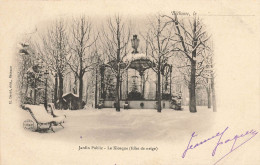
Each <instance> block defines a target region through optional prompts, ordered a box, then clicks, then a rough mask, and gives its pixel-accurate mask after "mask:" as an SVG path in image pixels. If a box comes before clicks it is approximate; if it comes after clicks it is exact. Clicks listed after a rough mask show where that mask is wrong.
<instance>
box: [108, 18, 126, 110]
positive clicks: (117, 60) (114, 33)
mask: <svg viewBox="0 0 260 165" xmlns="http://www.w3.org/2000/svg"><path fill="white" fill-rule="evenodd" d="M107 28H108V30H104V29H103V38H104V40H103V46H104V47H103V51H104V54H105V55H106V59H107V60H105V61H108V62H107V64H106V66H107V67H109V68H111V70H112V71H113V72H114V74H115V75H116V92H115V93H116V97H115V102H116V111H120V82H121V77H122V76H121V75H122V73H123V72H124V69H125V68H126V67H125V62H124V58H125V57H126V55H127V53H128V51H127V48H128V43H129V40H130V29H129V28H127V27H126V24H125V23H123V22H122V18H121V17H120V16H116V17H115V19H114V20H112V19H111V18H110V19H108V22H107ZM105 31H106V32H105Z"/></svg>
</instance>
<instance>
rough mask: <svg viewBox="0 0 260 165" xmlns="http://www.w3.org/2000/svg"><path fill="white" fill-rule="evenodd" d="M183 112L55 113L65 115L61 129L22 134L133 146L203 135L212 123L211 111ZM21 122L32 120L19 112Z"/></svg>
mask: <svg viewBox="0 0 260 165" xmlns="http://www.w3.org/2000/svg"><path fill="white" fill-rule="evenodd" d="M183 108H184V109H183V111H175V110H172V109H163V110H162V112H161V113H158V112H157V111H156V110H155V109H129V110H124V109H121V111H120V112H116V111H115V109H112V108H111V109H110V108H105V109H91V108H89V109H85V110H77V111H71V110H56V111H55V112H54V113H55V114H57V115H64V114H65V115H66V116H67V118H66V119H65V123H64V124H63V125H64V127H65V128H64V129H63V128H62V127H60V126H54V130H55V133H52V132H51V131H49V132H47V133H38V132H31V131H26V133H28V134H32V135H33V136H41V137H44V139H48V138H50V139H59V140H69V141H72V140H75V139H79V138H81V139H87V141H88V142H95V141H99V142H100V141H106V142H108V141H109V142H113V141H114V142H120V141H121V142H122V141H128V142H134V141H149V140H163V141H168V140H169V141H172V140H178V139H179V138H182V137H183V135H186V134H187V133H190V132H192V131H194V130H198V128H199V129H200V130H201V131H207V130H208V129H210V127H211V125H212V123H213V122H214V114H215V113H213V112H212V109H208V108H207V107H198V108H197V109H198V112H197V113H190V112H189V110H188V107H183ZM23 113H24V115H23V119H24V120H26V119H28V118H29V119H32V118H31V116H30V114H29V113H28V112H26V111H24V112H23Z"/></svg>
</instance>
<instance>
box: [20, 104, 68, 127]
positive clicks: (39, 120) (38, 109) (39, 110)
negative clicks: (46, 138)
mask: <svg viewBox="0 0 260 165" xmlns="http://www.w3.org/2000/svg"><path fill="white" fill-rule="evenodd" d="M23 109H25V110H28V112H29V113H30V114H31V116H32V118H33V119H34V120H35V122H36V124H37V129H36V131H42V130H46V129H47V130H51V131H53V132H54V130H53V127H52V126H58V125H60V126H62V127H63V125H62V123H63V122H64V119H65V116H57V117H53V116H52V115H50V114H48V113H47V111H46V110H45V108H44V106H37V105H26V106H24V108H23ZM43 125H48V128H42V127H41V126H43ZM63 128H64V127H63Z"/></svg>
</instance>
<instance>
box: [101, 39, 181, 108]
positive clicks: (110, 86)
mask: <svg viewBox="0 0 260 165" xmlns="http://www.w3.org/2000/svg"><path fill="white" fill-rule="evenodd" d="M131 42H132V47H133V49H134V50H133V51H132V52H131V53H129V54H128V55H126V56H125V57H124V59H123V64H122V65H121V66H120V69H121V70H122V76H121V81H120V87H119V89H120V107H121V108H125V109H156V107H157V98H158V92H157V75H156V73H155V71H154V68H155V67H156V64H155V63H154V62H153V60H152V59H151V58H150V57H149V56H147V54H144V53H139V52H138V51H137V48H138V45H139V39H138V38H137V35H134V36H133V39H132V40H131ZM108 63H109V64H110V66H111V65H113V61H109V62H108ZM114 63H115V62H114ZM114 65H116V64H114ZM106 66H107V65H102V66H101V67H100V77H101V78H100V80H101V83H100V85H99V103H98V107H99V108H113V107H115V84H116V78H115V76H114V75H113V71H112V70H111V68H109V67H106ZM161 72H162V78H161V92H162V93H161V98H162V99H161V100H162V104H161V105H162V108H166V109H170V108H176V104H177V102H176V99H175V100H174V97H175V96H173V95H172V65H169V64H165V65H164V66H163V67H162V70H161Z"/></svg>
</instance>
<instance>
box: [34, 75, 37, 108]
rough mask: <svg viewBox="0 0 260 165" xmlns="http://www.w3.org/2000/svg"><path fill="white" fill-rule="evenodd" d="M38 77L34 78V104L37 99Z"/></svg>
mask: <svg viewBox="0 0 260 165" xmlns="http://www.w3.org/2000/svg"><path fill="white" fill-rule="evenodd" d="M36 88H37V79H36V78H35V79H34V105H36V100H37V98H36V97H37V89H36Z"/></svg>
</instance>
